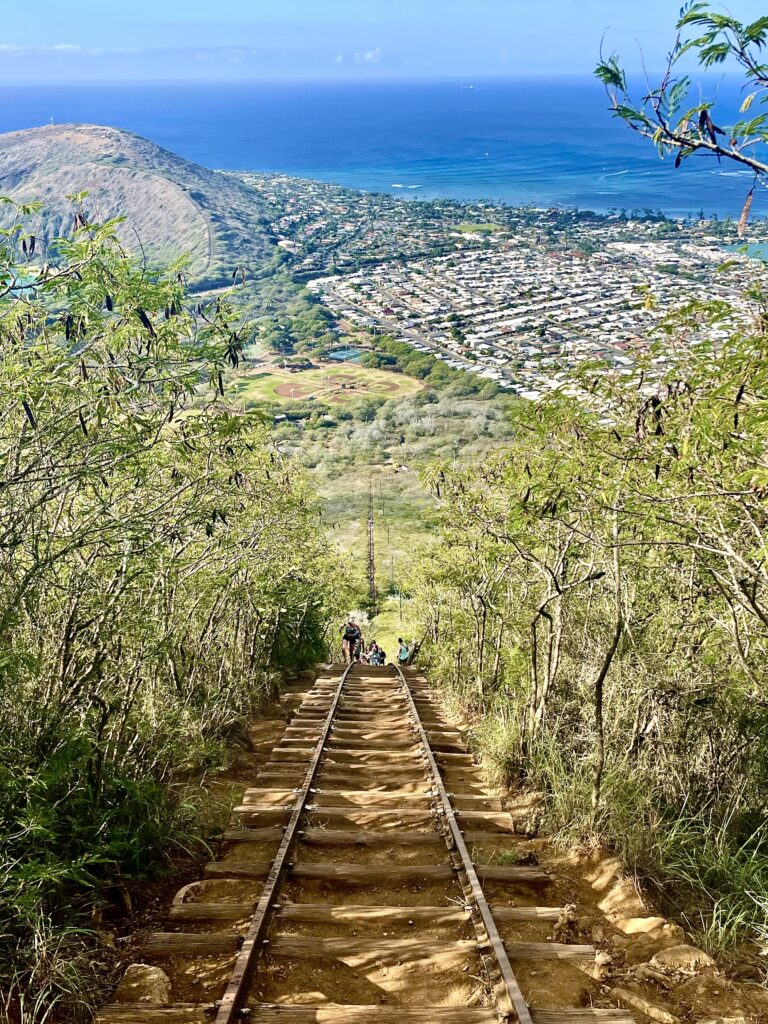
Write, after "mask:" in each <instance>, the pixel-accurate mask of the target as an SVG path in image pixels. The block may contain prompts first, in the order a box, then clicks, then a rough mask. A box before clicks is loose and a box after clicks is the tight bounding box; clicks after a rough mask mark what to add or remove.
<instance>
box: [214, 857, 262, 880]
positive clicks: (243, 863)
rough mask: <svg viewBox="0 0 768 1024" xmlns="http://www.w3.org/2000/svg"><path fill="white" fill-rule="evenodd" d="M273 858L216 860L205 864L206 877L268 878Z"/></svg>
mask: <svg viewBox="0 0 768 1024" xmlns="http://www.w3.org/2000/svg"><path fill="white" fill-rule="evenodd" d="M271 867H272V861H271V860H264V861H259V860H214V861H211V862H210V864H206V865H205V877H206V878H266V877H267V875H268V874H269V869H270V868H271Z"/></svg>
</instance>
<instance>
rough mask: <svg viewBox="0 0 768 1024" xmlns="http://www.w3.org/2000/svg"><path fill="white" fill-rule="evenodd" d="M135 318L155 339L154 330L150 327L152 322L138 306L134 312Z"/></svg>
mask: <svg viewBox="0 0 768 1024" xmlns="http://www.w3.org/2000/svg"><path fill="white" fill-rule="evenodd" d="M136 316H137V317H138V318H139V320H141V323H142V326H143V327H145V328H146V330H148V331H149V333H150V335H151V336H152V337H153V338H154V337H155V328H154V327H153V326H152V321H151V320H150V319H149V317H148V316H147V314H146V313H145V311H144V310H143V309H142V308H141V307H140V306H139V308H138V309H137V310H136Z"/></svg>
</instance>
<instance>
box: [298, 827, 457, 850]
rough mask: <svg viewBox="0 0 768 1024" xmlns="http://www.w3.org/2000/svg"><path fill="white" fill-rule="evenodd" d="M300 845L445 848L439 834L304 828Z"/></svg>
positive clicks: (443, 840) (430, 832)
mask: <svg viewBox="0 0 768 1024" xmlns="http://www.w3.org/2000/svg"><path fill="white" fill-rule="evenodd" d="M299 835H300V839H301V842H302V843H308V844H310V845H312V846H438V847H445V839H444V838H443V837H442V836H441V835H440V833H439V832H432V831H429V832H415V831H410V832H399V831H396V830H393V831H391V832H371V831H369V830H368V829H357V830H355V831H349V832H345V831H343V830H341V829H326V828H306V829H303V830H302V831H301V832H300V834H299Z"/></svg>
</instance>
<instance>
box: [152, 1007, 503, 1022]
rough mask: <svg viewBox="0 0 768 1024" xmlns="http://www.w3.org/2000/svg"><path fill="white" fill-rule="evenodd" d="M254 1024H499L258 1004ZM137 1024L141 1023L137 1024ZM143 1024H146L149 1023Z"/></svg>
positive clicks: (459, 1014) (448, 1015)
mask: <svg viewBox="0 0 768 1024" xmlns="http://www.w3.org/2000/svg"><path fill="white" fill-rule="evenodd" d="M250 1020H251V1022H252V1024H498V1022H499V1015H498V1014H497V1013H496V1011H495V1010H493V1009H491V1008H481V1009H476V1008H474V1009H469V1008H467V1009H462V1008H458V1009H457V1008H455V1007H452V1006H450V1007H449V1006H419V1007H416V1006H414V1007H405V1006H374V1005H371V1006H352V1005H350V1004H344V1005H336V1004H333V1003H328V1004H327V1005H325V1006H284V1005H274V1004H267V1003H256V1004H255V1005H253V1007H252V1009H251V1016H250ZM137 1024H138V1022H137ZM141 1024H146V1020H145V1021H142V1022H141Z"/></svg>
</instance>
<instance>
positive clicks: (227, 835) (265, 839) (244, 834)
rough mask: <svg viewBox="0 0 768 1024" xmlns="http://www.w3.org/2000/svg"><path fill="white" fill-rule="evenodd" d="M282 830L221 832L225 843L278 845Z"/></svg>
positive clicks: (264, 829) (259, 829)
mask: <svg viewBox="0 0 768 1024" xmlns="http://www.w3.org/2000/svg"><path fill="white" fill-rule="evenodd" d="M284 831H285V830H284V829H282V828H231V829H227V830H226V831H224V832H222V834H221V838H222V839H223V840H224V842H225V843H279V842H280V840H281V839H282V838H283V832H284Z"/></svg>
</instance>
